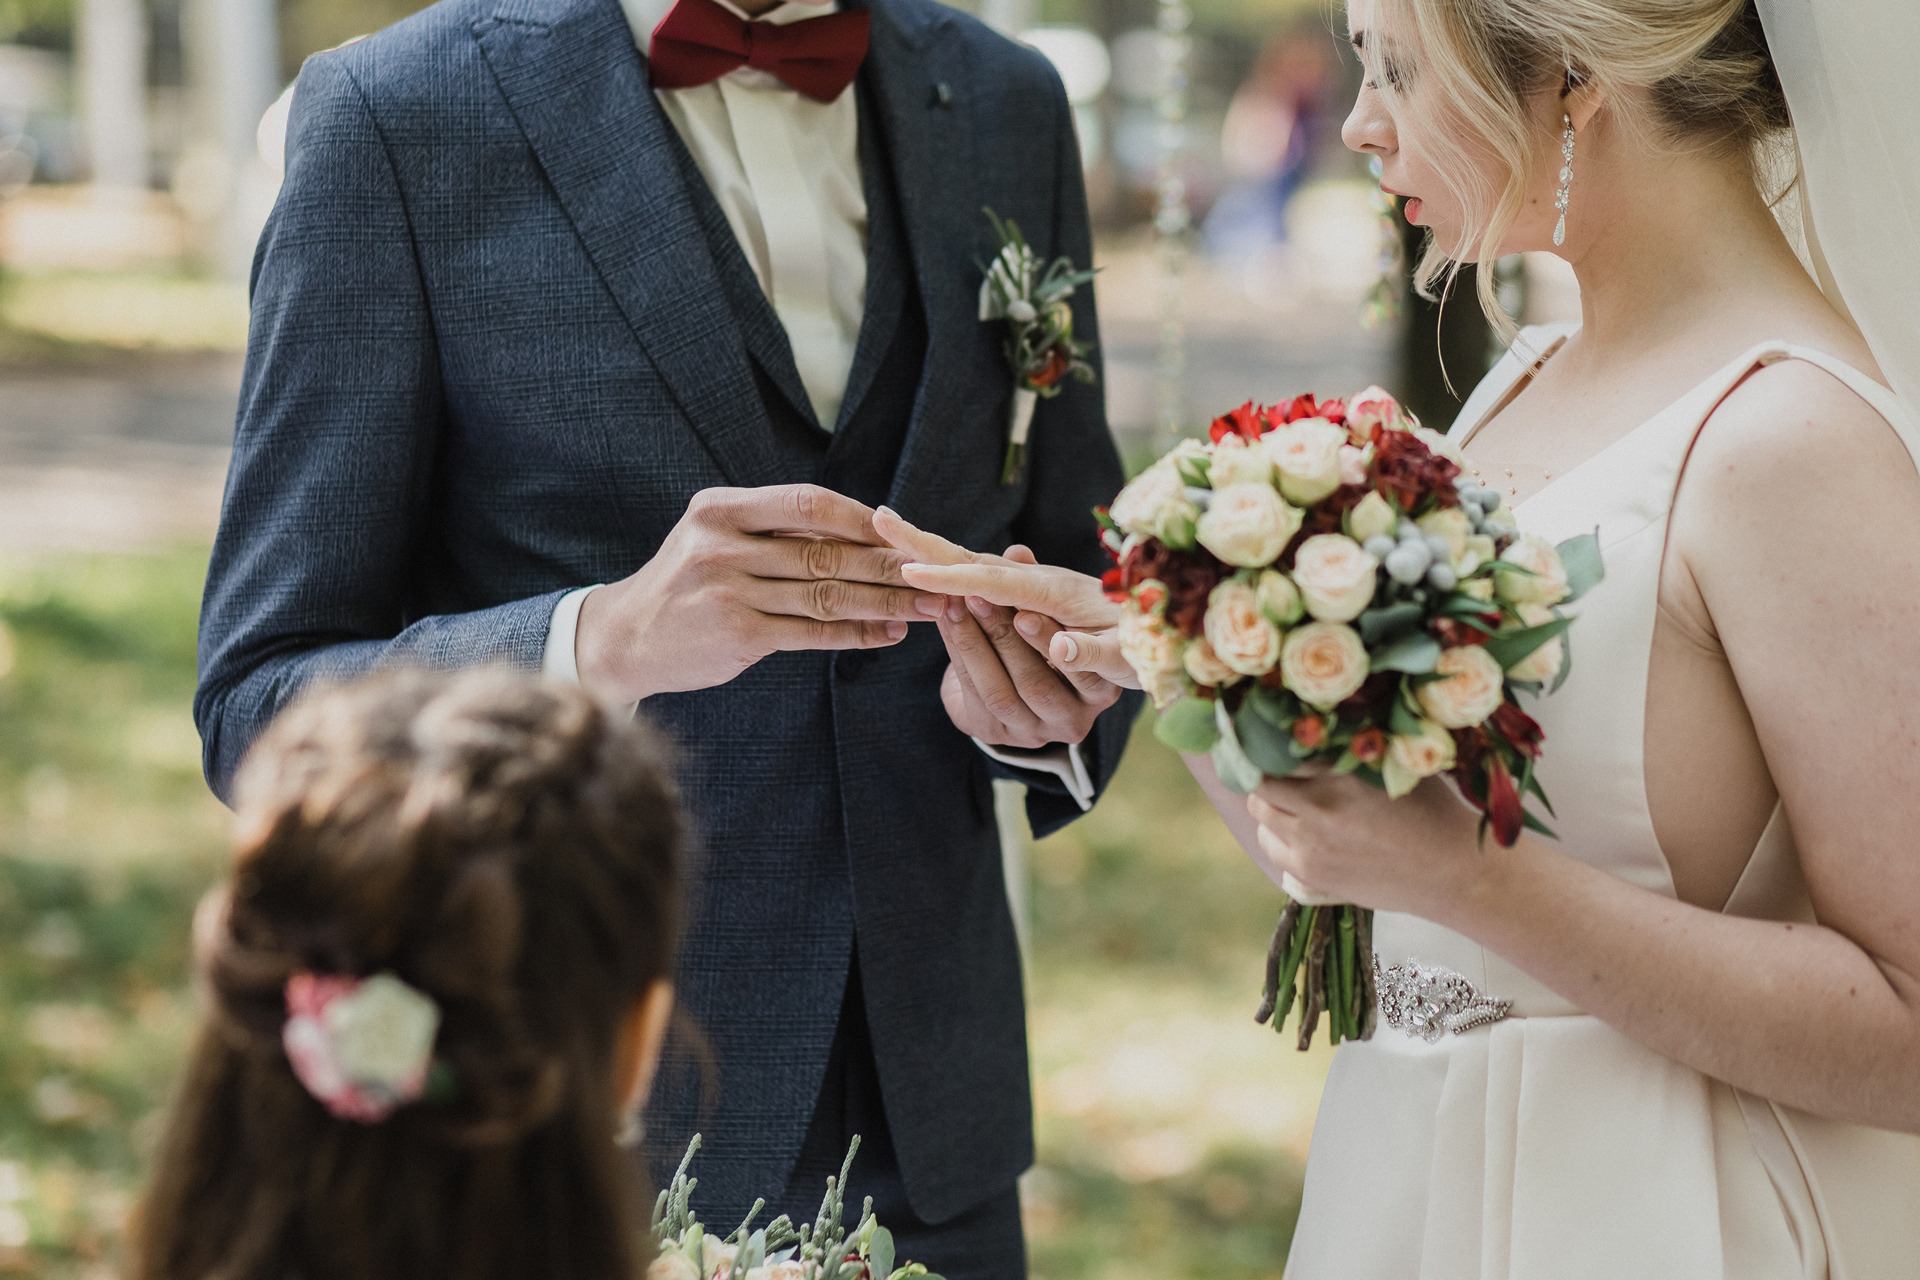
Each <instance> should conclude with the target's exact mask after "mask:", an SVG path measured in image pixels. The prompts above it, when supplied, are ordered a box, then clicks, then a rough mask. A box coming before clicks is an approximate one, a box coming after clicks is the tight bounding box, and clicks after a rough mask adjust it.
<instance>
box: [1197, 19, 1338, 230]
mask: <svg viewBox="0 0 1920 1280" xmlns="http://www.w3.org/2000/svg"><path fill="white" fill-rule="evenodd" d="M1336 56H1337V55H1336V54H1335V52H1334V49H1333V46H1332V43H1331V42H1330V41H1329V40H1328V39H1327V33H1326V30H1325V29H1324V27H1323V26H1321V25H1320V24H1318V23H1314V22H1311V21H1308V22H1304V23H1296V24H1294V25H1292V26H1289V27H1287V28H1286V29H1285V30H1283V31H1280V32H1278V33H1276V34H1274V35H1272V36H1269V37H1268V38H1267V40H1266V41H1265V43H1264V44H1262V45H1261V47H1260V53H1259V55H1258V56H1257V57H1256V58H1255V59H1254V63H1253V69H1252V70H1251V71H1250V72H1248V74H1247V77H1246V79H1244V80H1242V81H1241V82H1240V87H1239V88H1238V89H1236V90H1235V91H1234V94H1233V98H1232V99H1231V101H1230V102H1229V103H1228V105H1227V114H1226V119H1225V120H1224V121H1223V122H1222V124H1221V128H1220V156H1221V162H1222V167H1223V169H1224V171H1225V175H1226V179H1227V187H1226V190H1225V191H1223V192H1222V193H1221V195H1220V198H1219V199H1218V200H1217V201H1216V202H1215V203H1214V206H1213V209H1212V210H1211V211H1210V212H1209V213H1208V214H1207V217H1206V221H1205V222H1204V223H1203V224H1202V227H1201V234H1202V237H1203V240H1204V243H1205V246H1206V250H1207V252H1208V253H1209V254H1212V255H1214V256H1216V257H1222V258H1252V257H1257V256H1258V255H1259V254H1261V253H1262V252H1264V251H1265V250H1267V249H1268V248H1271V247H1272V246H1274V245H1278V244H1281V243H1284V242H1285V240H1286V238H1287V222H1286V213H1287V204H1288V202H1289V201H1291V200H1292V199H1293V195H1294V192H1295V191H1297V190H1298V189H1299V187H1300V184H1301V183H1302V181H1304V180H1305V179H1306V177H1307V176H1308V175H1309V174H1311V173H1312V172H1313V171H1314V167H1315V164H1316V162H1317V161H1318V159H1319V157H1320V154H1321V151H1322V149H1323V146H1324V143H1325V135H1326V133H1327V121H1328V120H1330V119H1332V118H1333V116H1332V114H1331V113H1330V111H1329V103H1330V99H1331V97H1332V94H1333V93H1334V91H1336V90H1337V88H1338V87H1339V77H1338V71H1339V64H1338V62H1337V60H1336Z"/></svg>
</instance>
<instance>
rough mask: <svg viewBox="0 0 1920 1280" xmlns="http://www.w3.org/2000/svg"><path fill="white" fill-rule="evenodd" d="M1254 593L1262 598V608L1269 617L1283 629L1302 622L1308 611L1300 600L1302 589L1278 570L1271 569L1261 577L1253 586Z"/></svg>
mask: <svg viewBox="0 0 1920 1280" xmlns="http://www.w3.org/2000/svg"><path fill="white" fill-rule="evenodd" d="M1253 589H1254V592H1255V593H1256V594H1257V595H1259V597H1260V607H1261V608H1262V609H1265V610H1266V611H1267V616H1268V617H1269V618H1272V619H1273V620H1274V621H1275V622H1277V623H1279V624H1280V625H1281V626H1283V627H1290V626H1292V625H1293V624H1294V623H1296V622H1298V621H1300V619H1301V617H1302V615H1304V614H1305V613H1306V611H1307V606H1306V604H1305V603H1304V602H1303V601H1302V600H1301V599H1300V588H1298V587H1296V586H1294V585H1293V579H1292V578H1289V577H1288V576H1287V575H1286V574H1284V573H1281V572H1280V571H1279V570H1278V569H1269V570H1267V571H1266V572H1265V573H1263V574H1261V575H1260V580H1259V581H1258V582H1255V583H1254V584H1253Z"/></svg>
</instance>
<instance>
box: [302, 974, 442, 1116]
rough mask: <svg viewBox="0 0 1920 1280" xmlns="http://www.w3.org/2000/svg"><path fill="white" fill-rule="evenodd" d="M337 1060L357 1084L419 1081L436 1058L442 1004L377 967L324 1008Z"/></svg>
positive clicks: (393, 1088) (394, 1088) (402, 1086)
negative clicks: (371, 975) (434, 1047)
mask: <svg viewBox="0 0 1920 1280" xmlns="http://www.w3.org/2000/svg"><path fill="white" fill-rule="evenodd" d="M320 1020H321V1021H322V1022H324V1023H325V1024H326V1027H327V1034H328V1036H329V1038H330V1039H331V1040H332V1041H333V1052H334V1061H335V1062H337V1063H338V1064H339V1065H340V1070H341V1072H342V1074H344V1075H345V1076H346V1077H347V1079H349V1080H351V1081H353V1082H354V1083H355V1084H361V1085H374V1086H377V1087H378V1088H381V1089H384V1090H385V1091H387V1092H388V1093H399V1092H402V1091H404V1090H406V1089H407V1088H409V1087H411V1086H417V1085H418V1083H419V1082H420V1081H421V1080H423V1079H424V1078H425V1076H426V1072H427V1065H428V1063H429V1062H431V1060H432V1058H433V1038H434V1036H435V1035H436V1034H437V1033H438V1032H439V1030H440V1010H439V1008H438V1007H437V1006H436V1005H435V1004H434V1003H433V1001H432V1000H430V999H429V998H427V997H426V996H425V995H423V994H421V993H420V992H418V991H416V990H414V989H413V988H412V987H410V986H408V985H407V984H406V983H404V982H402V981H401V980H400V979H398V978H396V977H394V976H393V975H392V974H390V973H376V974H375V975H374V976H373V977H371V978H368V979H367V980H366V981H364V982H362V983H361V984H360V986H359V987H358V989H356V990H355V991H354V992H353V993H352V994H351V995H344V996H339V997H337V998H335V999H334V1000H332V1001H331V1002H329V1003H328V1004H327V1007H326V1008H325V1009H324V1010H323V1011H322V1012H321V1014H320Z"/></svg>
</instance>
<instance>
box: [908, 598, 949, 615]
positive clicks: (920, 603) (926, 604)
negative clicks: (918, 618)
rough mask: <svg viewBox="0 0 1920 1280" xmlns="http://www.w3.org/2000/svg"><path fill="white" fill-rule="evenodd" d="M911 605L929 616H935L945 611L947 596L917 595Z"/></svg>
mask: <svg viewBox="0 0 1920 1280" xmlns="http://www.w3.org/2000/svg"><path fill="white" fill-rule="evenodd" d="M913 607H914V608H916V609H918V610H919V611H920V612H922V613H924V614H926V615H927V616H928V617H929V618H937V617H939V616H940V615H941V614H943V613H945V612H946V611H947V598H946V597H945V596H917V597H915V599H914V602H913Z"/></svg>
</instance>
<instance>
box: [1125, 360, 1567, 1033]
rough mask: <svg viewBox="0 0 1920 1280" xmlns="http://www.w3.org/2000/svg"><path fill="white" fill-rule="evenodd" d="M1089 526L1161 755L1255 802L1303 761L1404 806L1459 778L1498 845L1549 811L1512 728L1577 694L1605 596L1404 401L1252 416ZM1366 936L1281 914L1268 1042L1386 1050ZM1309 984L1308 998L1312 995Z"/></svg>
mask: <svg viewBox="0 0 1920 1280" xmlns="http://www.w3.org/2000/svg"><path fill="white" fill-rule="evenodd" d="M1209 435H1210V437H1211V440H1210V442H1209V443H1202V442H1201V441H1198V440H1187V441H1183V442H1181V444H1180V446H1179V447H1178V448H1176V449H1174V451H1173V452H1172V453H1170V454H1168V455H1167V456H1166V457H1164V458H1162V459H1160V461H1158V462H1156V463H1155V464H1154V465H1153V466H1152V467H1149V468H1148V469H1147V470H1146V471H1145V472H1143V473H1142V474H1141V475H1140V476H1138V477H1137V478H1136V479H1135V480H1134V481H1133V482H1132V483H1131V484H1129V485H1128V486H1127V487H1126V488H1125V489H1124V490H1123V491H1122V492H1121V494H1120V496H1119V497H1118V498H1116V499H1115V500H1114V503H1113V506H1112V508H1111V509H1110V510H1108V511H1104V512H1100V513H1097V514H1098V515H1099V518H1100V519H1101V522H1102V526H1103V530H1104V534H1103V536H1104V539H1105V542H1106V545H1107V548H1108V550H1109V552H1110V553H1111V554H1112V555H1113V557H1114V560H1115V563H1116V566H1117V567H1116V568H1115V569H1113V570H1112V571H1111V572H1110V573H1109V574H1108V575H1107V583H1106V585H1107V589H1108V592H1109V594H1110V595H1111V596H1112V597H1113V598H1114V599H1116V600H1118V601H1121V602H1122V605H1123V607H1122V610H1121V619H1120V638H1121V644H1122V648H1123V651H1124V652H1125V654H1126V658H1127V661H1128V663H1129V664H1130V665H1131V666H1132V667H1133V669H1134V670H1135V672H1136V673H1138V675H1139V677H1140V682H1141V685H1142V687H1143V688H1145V689H1146V690H1147V691H1148V693H1149V694H1151V695H1152V697H1153V700H1154V705H1155V706H1156V707H1158V708H1159V711H1160V717H1159V723H1158V725H1157V727H1156V730H1155V732H1156V734H1157V736H1158V737H1159V738H1160V740H1161V741H1162V742H1164V743H1166V744H1167V745H1168V746H1171V747H1173V748H1175V749H1176V750H1179V751H1182V752H1188V753H1198V752H1206V753H1209V754H1210V755H1211V756H1212V759H1213V764H1214V768H1215V769H1216V771H1217V772H1218V773H1219V775H1220V780H1221V781H1222V782H1223V783H1224V784H1225V785H1226V786H1227V787H1229V788H1231V789H1232V790H1234V791H1237V792H1241V793H1246V792H1250V791H1252V790H1253V789H1254V788H1255V787H1257V786H1258V785H1259V784H1260V781H1261V778H1262V776H1263V775H1268V774H1271V775H1274V776H1277V777H1284V776H1286V775H1288V774H1291V773H1293V772H1295V771H1296V770H1298V769H1300V768H1301V767H1302V766H1303V765H1305V764H1306V763H1308V762H1309V761H1318V762H1321V763H1323V764H1324V765H1326V766H1329V767H1331V769H1332V770H1333V772H1335V773H1351V774H1354V775H1355V776H1357V777H1359V778H1362V779H1364V780H1366V781H1367V782H1370V783H1373V784H1375V785H1377V786H1380V787H1383V788H1384V789H1385V790H1386V792H1387V794H1388V795H1390V796H1394V797H1396V798H1397V797H1399V796H1402V795H1405V794H1406V793H1407V792H1409V791H1411V790H1412V789H1413V788H1414V787H1415V786H1416V785H1418V783H1419V782H1420V781H1421V779H1423V778H1427V777H1431V776H1433V775H1436V774H1441V773H1445V774H1447V775H1448V776H1450V777H1451V778H1452V779H1453V780H1454V782H1455V783H1456V784H1457V785H1458V786H1459V788H1460V791H1461V793H1462V794H1463V795H1464V796H1465V797H1466V798H1467V800H1468V801H1469V802H1470V803H1472V804H1473V805H1474V806H1475V807H1476V808H1477V809H1478V810H1479V811H1480V812H1481V814H1482V826H1481V830H1482V834H1483V836H1484V834H1485V833H1486V832H1487V831H1489V830H1490V831H1491V832H1492V834H1493V837H1494V839H1496V840H1498V841H1499V842H1500V843H1501V844H1502V845H1511V844H1513V842H1514V841H1515V840H1517V839H1519V836H1520V832H1521V829H1522V828H1523V827H1530V828H1532V829H1534V830H1537V831H1540V832H1543V833H1545V834H1548V835H1551V834H1552V832H1551V831H1550V830H1549V829H1548V828H1547V827H1546V826H1545V825H1544V824H1543V823H1542V822H1541V821H1540V819H1539V818H1537V817H1536V816H1535V815H1534V814H1533V813H1531V812H1529V811H1528V808H1527V803H1526V802H1527V798H1528V797H1529V796H1532V797H1535V798H1537V799H1538V800H1539V801H1540V803H1541V805H1542V806H1544V807H1545V808H1546V810H1547V812H1548V813H1549V814H1551V813H1552V805H1551V804H1550V803H1549V802H1548V800H1547V796H1546V793H1545V792H1544V791H1543V790H1542V789H1541V786H1540V783H1539V781H1538V780H1537V779H1536V778H1535V777H1534V772H1533V770H1534V762H1535V761H1536V760H1537V759H1538V758H1539V755H1540V747H1541V741H1542V737H1543V735H1542V733H1541V730H1540V726H1539V725H1538V724H1536V723H1535V722H1534V720H1533V718H1532V717H1531V716H1529V715H1528V714H1527V713H1526V712H1525V711H1523V710H1522V709H1521V707H1520V704H1519V701H1518V698H1517V694H1518V693H1519V692H1520V691H1526V692H1529V693H1534V694H1538V693H1540V692H1542V691H1543V690H1548V689H1549V686H1551V688H1558V687H1559V683H1560V682H1561V681H1563V680H1565V679H1566V677H1567V673H1568V669H1569V664H1568V658H1569V653H1568V648H1567V641H1566V631H1567V628H1568V626H1569V625H1570V624H1571V622H1572V619H1571V618H1570V617H1568V616H1566V615H1565V614H1564V613H1562V612H1561V611H1560V608H1559V606H1561V605H1564V604H1567V603H1570V602H1572V601H1573V600H1575V599H1577V598H1578V597H1579V596H1580V595H1581V594H1582V593H1583V592H1584V591H1586V590H1587V589H1589V588H1590V587H1592V586H1593V585H1594V584H1595V583H1597V582H1598V581H1599V580H1600V578H1601V574H1602V568H1601V563H1600V551H1599V544H1598V542H1597V540H1596V539H1595V538H1594V537H1592V536H1591V535H1586V536H1582V537H1579V538H1574V539H1571V540H1569V541H1567V542H1564V543H1561V544H1560V545H1559V546H1558V547H1555V546H1552V545H1551V544H1549V543H1547V542H1545V541H1543V540H1542V539H1540V538H1537V537H1533V536H1530V535H1527V534H1523V533H1521V532H1520V531H1519V530H1518V529H1517V528H1516V527H1515V525H1514V524H1513V523H1512V521H1511V520H1510V519H1508V517H1507V513H1506V512H1505V511H1504V510H1503V509H1502V503H1501V499H1500V495H1499V494H1498V493H1497V492H1496V491H1494V490H1493V489H1491V488H1489V487H1487V486H1485V485H1482V484H1481V483H1479V482H1478V481H1477V480H1476V479H1474V478H1473V477H1472V476H1471V475H1469V474H1468V473H1467V472H1466V471H1465V469H1464V464H1463V461H1462V459H1461V458H1460V457H1459V455H1458V454H1457V453H1456V452H1455V451H1454V450H1453V447H1452V446H1451V445H1450V444H1449V443H1448V442H1447V441H1446V440H1445V438H1444V437H1442V436H1440V435H1439V434H1438V433H1436V432H1433V431H1429V430H1426V429H1425V428H1422V427H1421V426H1420V425H1419V424H1418V422H1416V421H1415V420H1414V419H1413V418H1412V417H1411V416H1410V415H1409V414H1407V413H1406V412H1405V411H1404V410H1403V409H1402V408H1401V407H1400V405H1399V404H1398V403H1397V402H1395V400H1394V399H1393V397H1392V396H1390V395H1388V394H1387V393H1386V392H1384V391H1381V390H1380V389H1379V388H1377V387H1370V388H1368V389H1367V390H1366V391H1363V392H1361V393H1360V394H1359V395H1357V396H1354V397H1352V398H1351V399H1349V400H1347V401H1344V402H1343V401H1340V400H1324V401H1315V400H1314V398H1313V397H1312V396H1301V397H1299V398H1298V399H1295V400H1293V401H1291V402H1289V403H1286V404H1282V405H1272V406H1267V407H1256V406H1254V405H1253V404H1251V403H1249V404H1245V405H1242V406H1241V407H1240V408H1238V409H1235V410H1234V411H1233V412H1231V413H1229V414H1227V415H1225V416H1224V417H1221V418H1218V419H1216V420H1215V421H1214V423H1213V425H1212V429H1211V431H1210V432H1209ZM1371 923H1372V913H1371V912H1368V911H1362V910H1359V909H1357V908H1354V907H1351V906H1326V907H1316V906H1307V905H1305V904H1302V903H1299V902H1290V903H1289V904H1288V906H1287V909H1286V911H1285V912H1284V913H1283V914H1282V916H1281V919H1280V927H1279V929H1278V930H1277V931H1276V933H1275V935H1274V944H1273V949H1272V952H1271V954H1270V955H1269V958H1268V965H1267V997H1266V1000H1265V1002H1264V1003H1263V1005H1262V1008H1261V1012H1260V1020H1261V1021H1262V1022H1265V1021H1266V1020H1267V1019H1268V1018H1272V1019H1273V1021H1274V1026H1275V1027H1276V1028H1278V1027H1279V1026H1280V1025H1281V1023H1282V1022H1284V1020H1285V1018H1286V1016H1287V1013H1288V1011H1289V1009H1291V1007H1292V1006H1293V1004H1294V1002H1295V1000H1296V998H1299V997H1302V996H1303V997H1304V998H1303V1002H1302V1007H1301V1022H1300V1047H1301V1048H1302V1049H1304V1048H1306V1047H1307V1045H1308V1043H1309V1041H1310V1040H1311V1038H1312V1035H1313V1030H1314V1027H1315V1025H1316V1024H1317V1022H1318V1020H1319V1016H1320V1014H1321V1013H1322V1012H1325V1013H1326V1014H1327V1015H1328V1021H1329V1033H1330V1035H1331V1037H1332V1039H1333V1041H1334V1042H1335V1043H1336V1044H1337V1043H1338V1042H1339V1041H1340V1040H1342V1039H1366V1038H1367V1037H1368V1036H1370V1035H1371V1034H1372V1033H1373V1024H1374V1018H1375V1013H1376V1000H1375V994H1374V990H1373V977H1372V969H1373V965H1372V947H1371V942H1370V931H1371ZM1303 972H1304V992H1302V991H1301V990H1300V989H1299V988H1300V987H1301V985H1302V984H1301V975H1302V973H1303Z"/></svg>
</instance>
